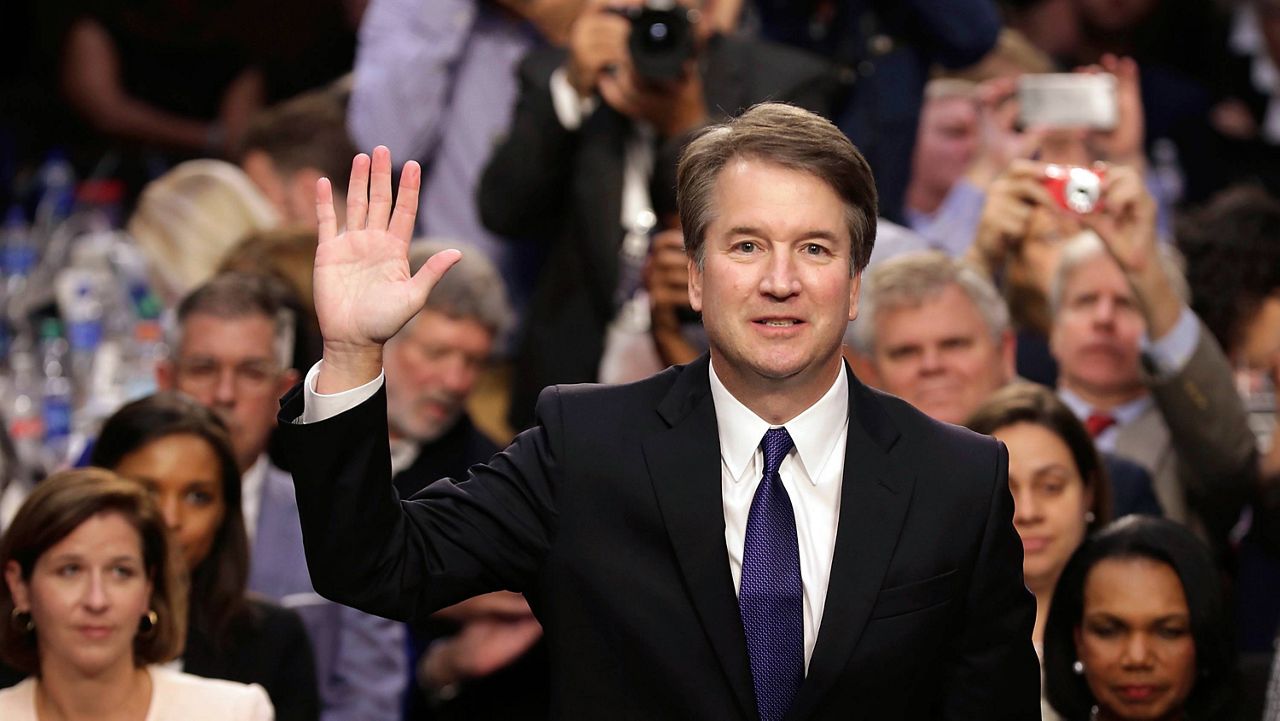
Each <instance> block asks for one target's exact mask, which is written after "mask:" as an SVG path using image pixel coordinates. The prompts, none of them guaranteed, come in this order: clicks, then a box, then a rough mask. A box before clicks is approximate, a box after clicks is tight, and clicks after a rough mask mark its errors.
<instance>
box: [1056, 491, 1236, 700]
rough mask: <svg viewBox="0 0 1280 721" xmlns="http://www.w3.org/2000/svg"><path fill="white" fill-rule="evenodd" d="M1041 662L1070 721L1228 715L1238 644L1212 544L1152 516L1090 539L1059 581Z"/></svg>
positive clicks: (1127, 520) (1130, 519) (1134, 518)
mask: <svg viewBox="0 0 1280 721" xmlns="http://www.w3.org/2000/svg"><path fill="white" fill-rule="evenodd" d="M1044 668H1045V693H1046V695H1047V696H1048V699H1049V703H1050V704H1051V705H1052V706H1053V708H1054V710H1056V711H1057V712H1058V713H1060V714H1062V717H1063V718H1065V719H1068V721H1077V720H1083V719H1186V720H1187V721H1200V720H1202V719H1204V720H1210V719H1222V718H1230V715H1229V711H1230V706H1231V701H1232V699H1231V694H1232V690H1233V686H1234V683H1233V682H1234V676H1235V653H1234V650H1233V649H1232V645H1231V637H1230V632H1229V629H1228V625H1227V618H1226V609H1225V608H1224V605H1223V599H1222V589H1221V585H1220V582H1219V579H1218V574H1217V571H1216V570H1215V568H1214V564H1213V559H1212V557H1211V556H1210V553H1209V549H1208V548H1206V547H1205V546H1204V545H1203V544H1202V543H1201V542H1200V541H1199V540H1198V539H1196V537H1195V536H1194V535H1192V533H1191V532H1190V531H1188V530H1187V529H1186V528H1185V527H1183V526H1181V525H1179V524H1177V523H1174V522H1172V521H1166V520H1163V519H1157V518H1150V517H1145V516H1128V517H1126V518H1123V519H1121V520H1119V521H1116V522H1115V523H1113V524H1112V525H1110V526H1108V527H1107V528H1105V529H1103V530H1101V531H1099V532H1098V533H1096V534H1094V535H1093V536H1092V537H1090V538H1089V539H1087V540H1086V541H1085V542H1084V544H1083V545H1081V546H1080V549H1079V550H1078V551H1076V553H1075V555H1074V556H1072V557H1071V561H1070V562H1069V563H1068V564H1067V568H1066V569H1065V570H1064V571H1063V572H1062V578H1061V579H1060V580H1059V582H1058V590H1057V593H1056V594H1055V597H1054V603H1053V608H1052V610H1050V612H1049V621H1048V624H1047V625H1046V627H1045V647H1044Z"/></svg>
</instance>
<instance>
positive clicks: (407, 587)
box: [281, 104, 1039, 721]
mask: <svg viewBox="0 0 1280 721" xmlns="http://www.w3.org/2000/svg"><path fill="white" fill-rule="evenodd" d="M390 167H391V165H390V158H389V157H388V153H387V152H386V149H385V148H379V149H377V150H375V152H374V158H373V160H372V181H373V182H372V191H371V192H368V191H366V184H367V183H368V182H369V178H370V160H369V158H368V157H367V156H363V155H361V156H357V158H356V160H355V162H354V163H353V170H352V187H351V189H350V191H349V194H348V199H349V203H348V208H347V219H348V226H347V230H346V232H344V233H343V234H341V235H339V234H338V233H337V229H336V222H335V221H334V213H333V209H332V193H331V190H330V188H329V185H328V183H327V182H323V181H322V182H321V183H320V184H319V185H318V186H317V195H318V203H317V208H318V213H319V214H320V220H321V223H320V243H319V246H318V248H317V252H316V308H317V312H318V315H319V318H320V322H321V328H322V329H323V331H324V337H325V357H324V360H323V361H321V362H320V363H319V364H317V366H316V367H314V368H313V369H312V371H311V372H310V373H309V374H308V376H307V379H306V380H305V381H304V384H303V386H302V388H301V389H299V390H295V391H294V392H293V393H292V394H291V395H290V396H289V397H287V398H286V399H285V405H284V408H283V410H282V411H281V419H282V420H284V421H285V424H284V425H286V426H287V427H286V428H284V429H282V430H283V432H284V433H285V445H286V447H287V448H288V449H290V454H291V456H292V460H293V461H294V478H295V481H296V482H297V484H298V497H299V504H300V506H301V509H302V519H303V533H304V534H305V536H306V539H307V553H308V558H307V561H308V565H309V566H310V568H311V572H312V575H313V578H314V580H315V583H316V586H317V588H319V589H320V591H321V593H325V594H329V595H330V596H332V597H333V598H335V599H338V600H340V601H342V602H344V603H350V604H353V605H356V606H358V607H360V608H363V609H365V610H368V611H371V612H374V613H380V614H384V615H387V616H391V617H396V618H415V617H420V616H421V615H423V614H426V613H429V612H430V611H431V610H433V609H435V608H438V607H441V606H444V605H447V604H449V603H453V602H455V601H457V600H459V599H462V598H465V597H468V596H471V595H475V594H478V593H483V592H486V591H492V590H495V589H503V588H505V589H510V590H516V591H521V592H523V593H524V594H525V595H526V597H527V598H528V599H529V604H530V606H531V607H532V608H533V610H534V612H535V613H536V614H537V615H538V617H539V619H540V620H541V622H542V624H543V627H544V630H545V635H546V640H547V644H548V648H549V655H550V662H551V682H550V683H551V698H552V714H553V716H554V717H555V718H572V719H578V718H622V719H659V718H661V719H756V718H760V719H766V720H768V721H773V720H775V719H783V718H787V719H837V718H839V719H847V718H868V719H880V718H895V719H978V718H980V719H1036V718H1039V693H1038V690H1039V680H1038V673H1037V664H1036V659H1035V654H1034V652H1033V649H1032V647H1031V643H1030V634H1031V626H1032V620H1033V616H1034V613H1035V609H1034V605H1033V603H1032V598H1031V596H1030V594H1028V593H1027V591H1026V588H1025V587H1024V586H1023V583H1022V574H1021V566H1022V554H1021V548H1020V544H1019V542H1018V537H1017V535H1016V533H1015V532H1014V529H1013V526H1012V523H1011V518H1012V499H1011V498H1010V495H1009V490H1008V480H1007V454H1006V452H1005V451H1004V448H1003V446H1001V445H1000V444H999V443H998V442H996V441H994V440H992V439H990V438H985V437H981V436H977V435H974V434H972V433H969V432H967V431H965V430H962V429H959V428H956V427H953V426H948V425H945V424H941V423H938V422H936V421H933V420H932V419H929V418H928V417H926V416H924V415H923V414H921V413H919V412H918V411H916V410H915V409H913V408H911V407H910V406H908V405H907V404H906V403H904V402H902V401H899V400H897V399H894V398H892V397H890V396H885V395H882V394H879V393H876V392H875V391H872V390H869V389H867V388H866V387H865V386H863V385H862V384H861V383H860V382H859V381H858V380H857V378H856V377H854V376H852V374H850V373H849V371H848V370H847V368H846V366H845V365H844V363H843V362H842V359H841V354H840V339H841V335H842V334H843V332H844V328H845V325H846V323H847V322H848V320H849V319H850V318H852V317H853V316H854V315H855V314H856V308H857V293H858V283H859V274H860V271H861V269H862V268H863V267H865V266H866V263H867V259H868V257H869V256H870V251H871V239H872V238H873V237H874V231H875V217H876V214H875V202H876V201H875V189H874V181H873V180H872V177H871V172H870V169H869V168H868V167H867V164H866V161H865V160H864V159H863V158H862V156H861V155H860V154H858V152H857V150H856V149H855V148H854V147H853V145H852V144H851V143H850V142H849V141H848V139H847V138H845V137H844V136H843V135H842V134H841V133H840V132H839V130H837V129H836V128H835V126H834V125H832V124H831V123H829V122H827V121H825V120H823V119H821V118H819V117H817V116H815V115H813V114H812V113H809V112H807V111H803V110H800V109H798V108H794V107H790V106H785V105H779V104H765V105H760V106H757V107H755V108H753V109H752V110H750V111H748V112H747V113H745V114H744V115H742V116H741V117H739V118H738V119H736V120H734V121H732V122H730V123H729V124H727V125H723V126H717V127H715V128H712V129H710V130H708V131H707V132H704V133H703V134H701V135H700V136H699V137H698V138H696V139H695V140H694V141H693V142H692V143H691V144H690V146H689V147H688V149H687V150H686V151H685V155H684V157H683V159H682V161H681V166H680V172H679V181H678V185H679V189H680V205H681V207H680V211H681V222H682V227H683V228H684V232H685V237H686V238H687V239H688V245H689V258H690V261H689V262H690V282H689V290H690V300H691V303H692V305H693V307H694V308H695V309H697V310H699V311H701V312H702V314H703V322H704V325H705V326H706V329H707V336H708V339H709V341H710V348H711V350H710V353H709V355H708V356H703V357H702V358H700V359H698V360H697V361H695V362H694V363H691V364H689V365H687V366H683V367H674V368H670V369H668V370H666V371H663V372H662V373H659V374H658V375H656V376H653V377H651V378H649V379H646V380H644V381H640V382H638V383H635V384H631V385H626V386H617V387H589V386H560V387H553V388H549V389H547V390H546V391H544V393H543V395H542V398H541V400H540V401H539V404H538V409H537V415H538V419H539V422H538V424H537V425H536V426H535V427H534V428H532V429H530V430H529V431H527V432H525V433H523V434H521V435H520V436H519V437H518V438H517V439H516V440H515V442H513V443H512V445H511V446H509V447H508V448H507V449H506V451H504V452H503V453H500V454H498V455H497V456H495V457H494V458H493V460H492V461H490V463H489V464H488V465H486V466H476V467H474V468H473V469H472V470H471V473H470V475H469V477H468V479H467V480H465V481H463V482H460V483H455V482H452V481H448V480H445V481H440V482H437V483H435V484H433V485H431V486H430V487H428V488H427V489H426V490H424V491H423V492H422V493H420V494H419V495H418V496H416V497H415V498H414V499H412V500H410V501H406V502H403V503H397V502H396V495H395V491H394V490H393V489H392V487H391V484H390V468H389V460H388V453H387V446H386V441H385V433H386V426H385V420H386V411H385V406H384V403H385V398H384V393H383V390H382V383H381V365H382V343H383V342H384V341H385V340H386V339H387V338H388V337H390V336H391V335H393V334H394V333H395V332H396V330H397V329H398V328H399V326H400V325H401V324H402V323H404V322H405V320H407V319H408V318H409V317H411V316H412V315H413V314H414V313H415V312H416V309H417V308H418V307H420V306H421V304H422V303H423V301H424V299H425V298H426V296H427V294H428V293H429V291H430V289H431V286H432V285H433V283H434V282H435V281H436V280H437V279H438V278H439V277H440V276H441V275H442V274H443V273H444V272H445V271H446V270H447V269H448V267H449V266H450V265H451V264H452V263H453V262H455V261H456V259H457V257H458V254H457V253H456V252H443V253H440V254H437V255H436V256H434V257H433V258H431V259H430V260H429V261H428V262H427V264H426V265H425V266H424V268H423V270H421V271H420V272H419V273H418V274H416V275H413V276H411V275H410V274H409V272H408V265H407V263H406V262H405V248H406V246H407V240H408V237H409V234H410V232H411V229H412V227H413V209H414V208H416V207H417V199H416V197H415V196H416V190H417V186H418V182H419V177H420V176H419V170H418V168H417V166H416V165H415V164H409V165H407V166H406V170H405V172H404V174H403V176H402V180H401V188H400V195H399V199H398V201H397V205H396V209H395V212H394V213H393V212H392V197H391V187H390V186H391V182H390ZM366 195H367V196H368V198H369V200H368V202H367V205H366V203H365V202H364V200H363V199H364V198H365V197H366ZM298 421H301V423H299V422H298ZM717 480H718V481H719V482H717Z"/></svg>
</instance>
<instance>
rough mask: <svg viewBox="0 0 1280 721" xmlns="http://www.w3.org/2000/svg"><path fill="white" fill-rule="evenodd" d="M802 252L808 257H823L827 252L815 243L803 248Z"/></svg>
mask: <svg viewBox="0 0 1280 721" xmlns="http://www.w3.org/2000/svg"><path fill="white" fill-rule="evenodd" d="M804 252H806V253H808V254H809V255H823V254H825V253H826V252H827V249H826V248H825V247H824V246H821V245H819V244H817V243H809V244H807V245H805V246H804Z"/></svg>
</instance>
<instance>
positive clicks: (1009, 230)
mask: <svg viewBox="0 0 1280 721" xmlns="http://www.w3.org/2000/svg"><path fill="white" fill-rule="evenodd" d="M1043 178H1044V164H1043V163H1036V162H1033V161H1030V160H1015V161H1013V162H1012V163H1011V164H1010V165H1009V167H1008V169H1007V170H1005V172H1004V173H1002V174H1001V175H1000V176H999V177H997V178H996V180H995V181H994V182H992V183H991V187H990V188H988V189H987V202H986V204H985V205H983V207H982V217H981V218H980V220H979V221H978V232H977V234H976V235H975V236H974V241H973V245H972V246H970V248H969V252H968V256H967V259H968V260H969V262H971V263H973V264H974V265H976V266H978V267H979V268H981V269H983V270H984V271H986V273H987V274H988V275H989V276H994V275H995V274H996V271H997V270H999V269H1000V268H1001V267H1003V266H1004V262H1005V258H1006V257H1007V256H1008V254H1009V252H1010V251H1011V250H1013V249H1015V248H1017V247H1018V246H1019V245H1020V244H1021V243H1022V242H1023V241H1024V240H1025V239H1026V237H1027V234H1028V232H1029V229H1030V223H1031V216H1032V214H1033V213H1034V212H1036V210H1037V209H1045V210H1047V211H1049V212H1053V211H1054V210H1055V204H1054V200H1053V196H1052V195H1050V194H1049V191H1048V190H1046V189H1045V187H1044V184H1043V183H1042V179H1043Z"/></svg>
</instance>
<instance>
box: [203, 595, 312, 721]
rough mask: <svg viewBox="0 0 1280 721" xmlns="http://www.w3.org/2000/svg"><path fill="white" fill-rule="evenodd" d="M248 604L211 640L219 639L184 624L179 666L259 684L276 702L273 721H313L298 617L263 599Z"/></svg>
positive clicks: (306, 644) (305, 644)
mask: <svg viewBox="0 0 1280 721" xmlns="http://www.w3.org/2000/svg"><path fill="white" fill-rule="evenodd" d="M248 604H249V610H248V612H247V613H246V614H244V615H243V616H242V617H241V618H239V619H237V621H236V622H235V623H233V628H232V630H231V632H230V633H228V634H227V636H228V637H227V638H223V639H216V641H219V642H220V643H215V639H213V638H210V637H209V634H208V633H206V632H204V631H202V630H201V629H199V628H196V627H194V626H192V627H191V628H189V629H188V630H187V646H186V648H185V649H184V650H183V653H182V670H183V671H185V672H187V673H190V674H194V675H196V676H203V677H205V678H221V679H226V680H228V681H239V682H240V683H256V684H258V685H260V686H262V687H263V688H264V689H266V691H267V695H268V696H270V697H271V704H272V705H273V706H275V709H276V721H316V719H318V718H320V693H319V691H317V690H316V670H315V661H314V660H313V658H312V655H311V642H310V641H309V640H308V639H307V630H306V628H304V627H303V625H302V619H301V618H299V617H298V614H296V613H294V612H293V611H290V610H288V609H286V608H281V607H280V606H277V605H275V604H274V603H270V602H268V601H263V600H258V599H249V600H248Z"/></svg>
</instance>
